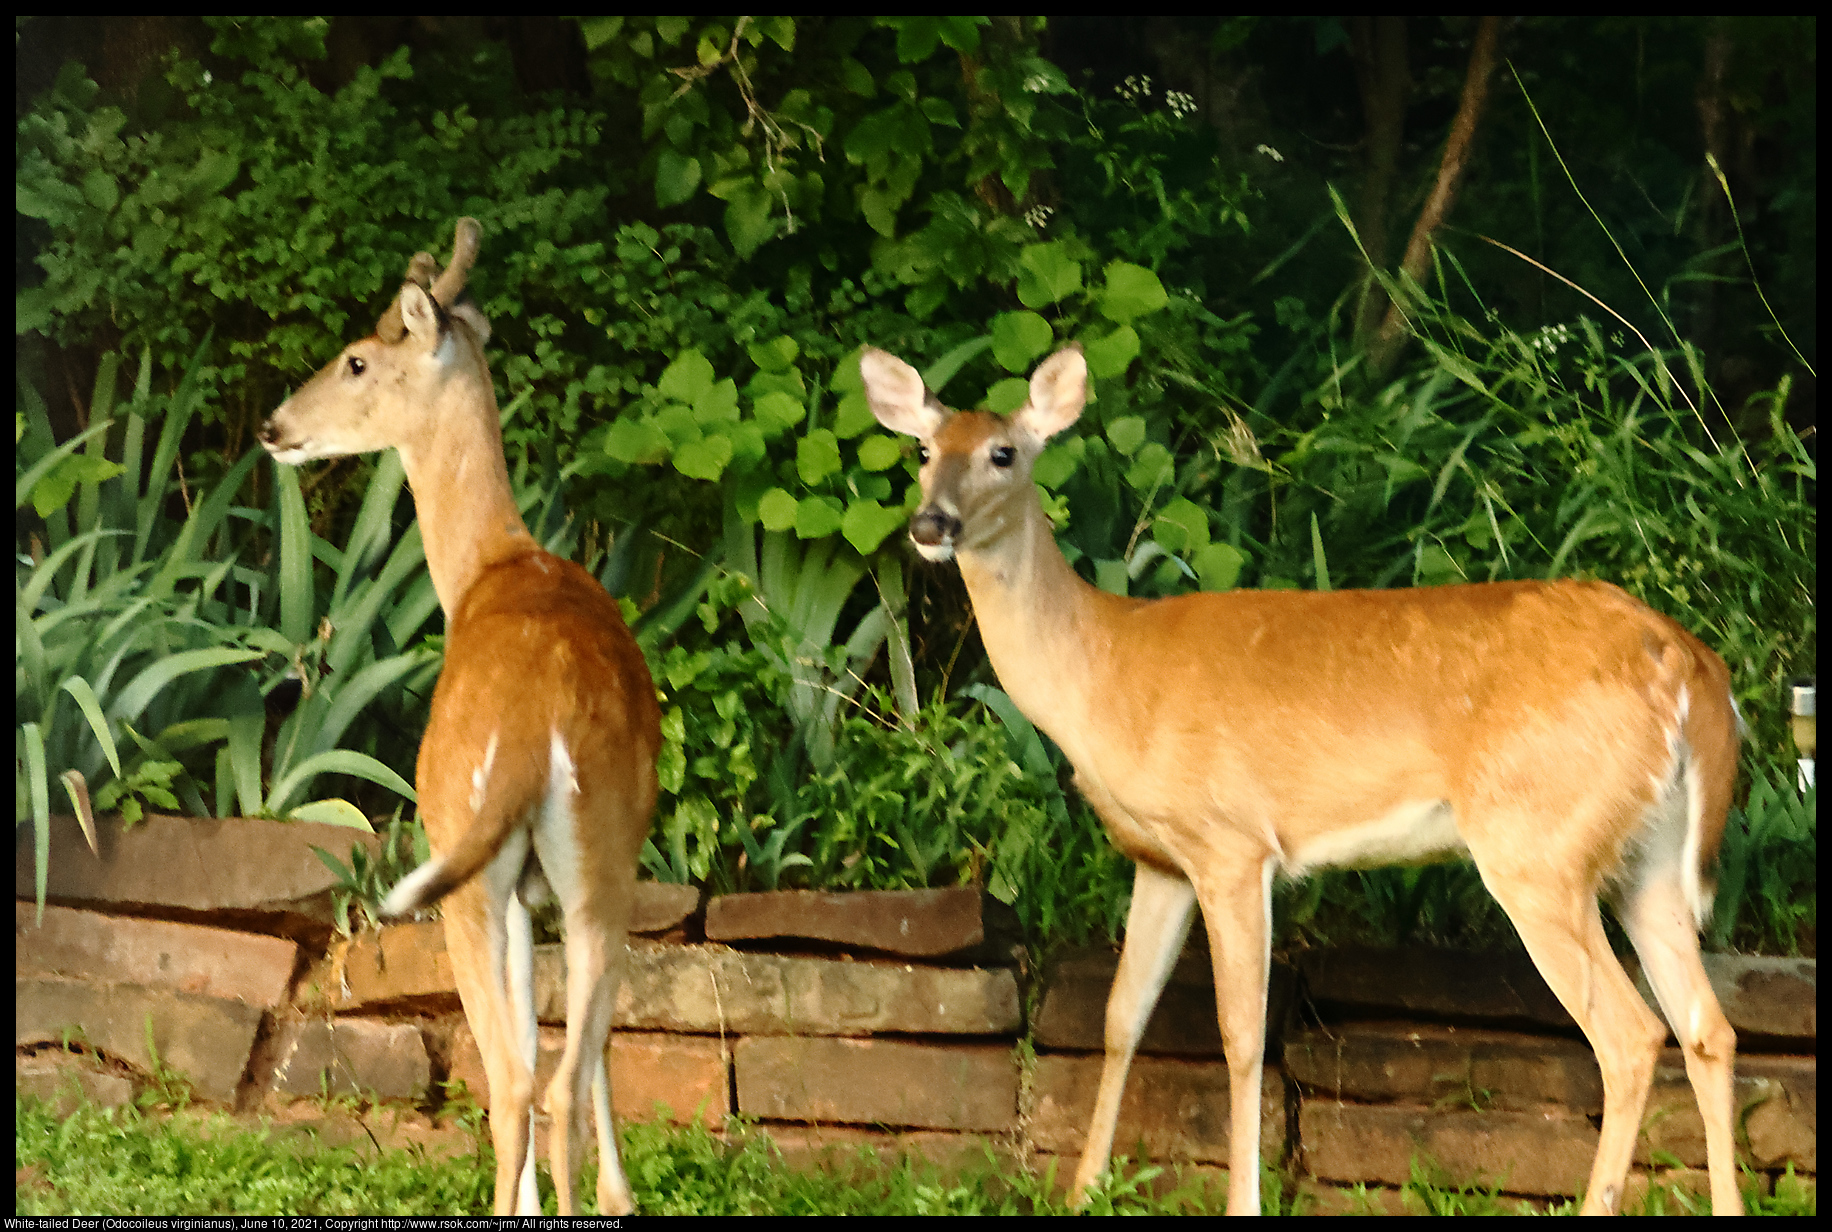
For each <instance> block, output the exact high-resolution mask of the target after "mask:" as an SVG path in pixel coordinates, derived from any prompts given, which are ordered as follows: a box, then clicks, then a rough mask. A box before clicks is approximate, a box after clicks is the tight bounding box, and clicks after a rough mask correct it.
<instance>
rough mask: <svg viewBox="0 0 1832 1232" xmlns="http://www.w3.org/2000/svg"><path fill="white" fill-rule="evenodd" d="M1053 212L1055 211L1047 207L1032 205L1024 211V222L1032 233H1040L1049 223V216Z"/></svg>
mask: <svg viewBox="0 0 1832 1232" xmlns="http://www.w3.org/2000/svg"><path fill="white" fill-rule="evenodd" d="M1055 212H1056V211H1055V209H1053V208H1052V207H1050V206H1047V205H1033V206H1031V207H1030V209H1028V210H1025V211H1024V221H1025V222H1027V223H1029V224H1030V225H1031V229H1032V230H1033V231H1041V230H1043V228H1044V226H1045V224H1047V223H1048V222H1049V220H1050V215H1051V214H1054V213H1055Z"/></svg>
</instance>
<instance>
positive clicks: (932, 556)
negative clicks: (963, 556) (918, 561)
mask: <svg viewBox="0 0 1832 1232" xmlns="http://www.w3.org/2000/svg"><path fill="white" fill-rule="evenodd" d="M910 542H911V543H916V541H915V540H914V539H912V540H910ZM916 551H917V552H918V553H919V554H920V555H921V556H922V558H923V559H924V560H953V559H954V545H953V544H952V543H917V544H916Z"/></svg>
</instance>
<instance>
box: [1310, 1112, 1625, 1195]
mask: <svg viewBox="0 0 1832 1232" xmlns="http://www.w3.org/2000/svg"><path fill="white" fill-rule="evenodd" d="M1298 1138H1299V1141H1300V1142H1302V1143H1303V1161H1304V1168H1305V1171H1306V1172H1308V1173H1309V1174H1310V1175H1311V1176H1312V1177H1315V1178H1317V1179H1319V1180H1323V1181H1331V1182H1335V1183H1338V1184H1354V1183H1356V1182H1361V1183H1364V1184H1369V1185H1394V1186H1399V1185H1404V1184H1405V1183H1406V1182H1407V1181H1409V1180H1411V1178H1412V1167H1413V1161H1414V1159H1415V1158H1416V1159H1420V1160H1421V1161H1423V1162H1425V1163H1426V1165H1427V1167H1426V1175H1427V1176H1431V1175H1436V1174H1437V1173H1438V1172H1441V1174H1442V1175H1443V1176H1444V1177H1445V1178H1446V1179H1448V1180H1449V1181H1451V1182H1453V1183H1458V1184H1464V1183H1480V1184H1486V1185H1499V1186H1500V1187H1501V1189H1502V1190H1504V1191H1505V1192H1507V1193H1522V1194H1562V1195H1566V1196H1570V1195H1573V1194H1576V1193H1577V1192H1578V1190H1579V1188H1580V1187H1581V1186H1583V1185H1584V1184H1586V1183H1587V1182H1588V1180H1589V1178H1590V1165H1591V1160H1592V1157H1593V1156H1594V1155H1595V1154H1596V1149H1597V1131H1596V1130H1595V1129H1594V1128H1593V1127H1592V1126H1591V1124H1590V1121H1589V1120H1588V1119H1587V1118H1586V1117H1583V1116H1581V1115H1578V1114H1576V1113H1569V1112H1561V1111H1556V1110H1552V1109H1547V1110H1545V1111H1542V1112H1537V1113H1535V1112H1473V1111H1471V1112H1463V1111H1452V1110H1446V1109H1432V1108H1425V1107H1420V1106H1417V1105H1405V1104H1345V1103H1339V1102H1337V1101H1335V1100H1329V1099H1320V1098H1314V1097H1306V1098H1305V1099H1304V1100H1303V1101H1302V1102H1301V1104H1300V1106H1299V1112H1298ZM1434 1170H1435V1171H1434Z"/></svg>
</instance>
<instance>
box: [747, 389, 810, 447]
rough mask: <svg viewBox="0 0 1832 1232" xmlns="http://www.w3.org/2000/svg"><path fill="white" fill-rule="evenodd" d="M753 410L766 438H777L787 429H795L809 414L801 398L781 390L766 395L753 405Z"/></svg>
mask: <svg viewBox="0 0 1832 1232" xmlns="http://www.w3.org/2000/svg"><path fill="white" fill-rule="evenodd" d="M751 410H752V411H753V412H754V413H755V414H756V416H757V422H758V423H760V424H762V425H763V432H764V435H765V436H775V435H776V434H777V433H779V432H782V431H784V430H785V429H788V428H793V427H794V426H795V425H796V424H798V423H800V422H801V421H802V419H803V418H804V417H805V416H806V415H807V413H808V411H807V408H806V407H804V406H803V405H802V403H801V399H800V398H797V397H796V396H795V395H794V394H788V393H783V392H782V391H781V390H777V391H776V392H774V393H767V394H764V395H763V396H762V397H761V398H758V399H757V400H756V401H755V402H753V403H752V404H751Z"/></svg>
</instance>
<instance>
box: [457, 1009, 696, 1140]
mask: <svg viewBox="0 0 1832 1232" xmlns="http://www.w3.org/2000/svg"><path fill="white" fill-rule="evenodd" d="M565 1048H566V1032H565V1031H563V1030H561V1029H559V1028H557V1027H542V1028H541V1032H540V1048H539V1051H538V1053H537V1059H536V1061H535V1066H534V1089H535V1102H536V1103H537V1104H539V1103H540V1102H541V1101H543V1100H544V1099H545V1098H546V1091H547V1084H548V1083H549V1082H551V1081H552V1080H553V1074H554V1070H555V1069H557V1068H558V1066H559V1063H560V1056H561V1054H562V1053H563V1052H564V1051H565ZM610 1057H611V1068H610V1073H609V1075H608V1077H609V1079H610V1084H611V1112H612V1113H613V1115H615V1116H616V1117H617V1119H618V1120H620V1121H649V1120H652V1119H654V1117H655V1115H656V1105H657V1104H661V1105H662V1106H664V1107H665V1108H666V1109H667V1119H668V1120H669V1122H670V1123H672V1124H675V1125H686V1124H689V1123H691V1122H692V1121H694V1120H696V1119H697V1120H698V1121H699V1122H700V1123H701V1124H702V1125H704V1126H706V1127H707V1128H708V1129H718V1128H719V1127H721V1126H723V1125H724V1124H725V1118H726V1117H727V1116H728V1115H730V1113H731V1110H732V1109H731V1082H730V1072H731V1063H730V1059H729V1056H728V1055H727V1053H726V1052H725V1051H724V1050H723V1049H722V1048H721V1045H720V1042H719V1041H718V1040H717V1039H711V1038H708V1037H706V1036H699V1035H661V1034H654V1033H648V1032H640V1031H615V1032H612V1034H611V1049H610ZM449 1077H450V1078H453V1079H458V1080H460V1081H462V1082H464V1084H465V1085H466V1086H467V1087H469V1088H470V1091H471V1095H472V1097H473V1098H474V1099H476V1100H477V1102H478V1103H479V1104H480V1105H482V1106H483V1107H485V1108H487V1107H489V1102H490V1099H489V1093H490V1083H489V1079H488V1078H486V1077H485V1076H484V1068H483V1054H482V1053H480V1052H479V1051H478V1049H477V1038H476V1037H475V1036H474V1035H472V1034H471V1029H470V1027H469V1025H465V1026H461V1027H459V1028H458V1029H457V1030H456V1031H455V1032H454V1033H453V1036H452V1061H451V1073H450V1075H449Z"/></svg>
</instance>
